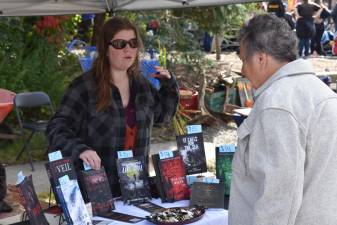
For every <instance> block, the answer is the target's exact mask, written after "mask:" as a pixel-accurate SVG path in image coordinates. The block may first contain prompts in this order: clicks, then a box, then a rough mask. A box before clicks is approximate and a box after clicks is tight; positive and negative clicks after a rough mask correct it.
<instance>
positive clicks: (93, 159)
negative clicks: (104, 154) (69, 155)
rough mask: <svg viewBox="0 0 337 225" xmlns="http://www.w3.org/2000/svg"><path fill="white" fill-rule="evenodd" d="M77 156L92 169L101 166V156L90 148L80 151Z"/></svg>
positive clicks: (97, 168)
mask: <svg viewBox="0 0 337 225" xmlns="http://www.w3.org/2000/svg"><path fill="white" fill-rule="evenodd" d="M79 158H80V159H82V160H83V162H84V163H87V164H88V165H90V166H91V168H93V169H94V170H99V169H100V168H101V158H100V157H99V156H98V155H97V153H96V152H95V151H94V150H92V149H88V150H85V151H84V152H82V153H81V154H80V156H79Z"/></svg>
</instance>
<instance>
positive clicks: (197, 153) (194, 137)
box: [177, 133, 207, 175]
mask: <svg viewBox="0 0 337 225" xmlns="http://www.w3.org/2000/svg"><path fill="white" fill-rule="evenodd" d="M177 147H178V150H179V152H180V154H181V156H182V157H183V160H184V164H185V168H186V173H187V174H188V175H190V174H197V173H203V172H206V171H207V164H206V156H205V149H204V139H203V135H202V133H195V134H186V135H180V136H177Z"/></svg>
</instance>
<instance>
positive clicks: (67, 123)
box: [46, 72, 179, 196]
mask: <svg viewBox="0 0 337 225" xmlns="http://www.w3.org/2000/svg"><path fill="white" fill-rule="evenodd" d="M161 84H162V85H161V88H160V90H159V91H158V90H156V89H155V88H154V87H153V86H152V85H151V84H150V83H149V81H148V80H147V79H146V78H144V77H143V76H141V75H140V76H132V78H131V79H130V87H131V89H132V93H133V96H134V104H135V111H136V121H137V127H138V128H137V129H138V130H137V138H136V147H135V148H136V149H135V152H136V155H143V156H145V159H147V158H148V153H149V144H150V136H151V129H152V125H153V123H162V122H168V121H170V120H171V118H172V117H173V116H174V114H175V111H176V108H177V105H178V100H179V90H178V85H177V82H176V80H175V78H174V76H172V78H171V79H170V80H162V81H161ZM97 88H98V87H97V83H96V81H95V79H94V76H93V75H92V74H91V73H90V72H88V73H85V74H83V75H82V76H80V77H78V78H76V79H75V80H74V81H73V82H72V83H71V84H70V86H69V88H68V90H67V91H66V93H65V94H64V96H63V98H62V101H61V104H60V106H59V108H58V110H57V112H56V113H55V115H54V116H53V117H52V118H51V120H50V121H49V123H48V127H47V131H46V133H47V137H48V140H49V146H50V149H52V150H57V149H60V150H61V151H62V154H63V156H71V157H72V158H73V161H74V162H75V164H76V163H77V162H78V157H79V154H80V153H82V152H83V151H84V150H87V149H93V150H95V151H96V152H97V154H98V155H99V156H100V158H101V160H102V165H103V166H104V167H105V170H106V173H107V176H108V178H109V183H110V186H111V189H112V192H113V195H114V196H117V195H118V194H119V183H118V176H117V169H116V159H117V151H121V150H124V137H125V129H126V128H125V115H124V113H125V112H124V108H123V105H122V100H121V96H120V94H119V91H118V89H117V87H115V86H114V85H112V104H111V105H110V106H109V107H108V109H106V110H105V111H101V112H97V111H96V103H97V94H96V90H97ZM147 161H148V160H146V162H147ZM114 192H115V193H114Z"/></svg>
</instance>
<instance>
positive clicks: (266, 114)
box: [229, 59, 337, 225]
mask: <svg viewBox="0 0 337 225" xmlns="http://www.w3.org/2000/svg"><path fill="white" fill-rule="evenodd" d="M238 137H239V140H238V150H237V152H236V153H235V156H234V159H233V166H232V169H233V177H232V185H231V193H230V206H229V225H337V95H336V94H335V93H334V92H333V91H331V90H330V89H329V88H328V87H327V86H326V85H325V84H324V83H323V82H322V81H320V80H319V79H318V78H317V77H316V76H315V75H314V72H313V69H312V67H311V64H310V63H309V62H308V61H306V60H303V59H298V60H296V61H293V62H290V63H288V64H286V65H285V66H283V67H282V68H280V69H279V70H278V71H277V72H276V73H275V74H274V75H273V76H272V77H271V78H269V79H268V80H267V81H266V82H265V83H264V84H263V85H262V86H261V87H260V88H259V89H257V90H256V92H255V104H254V108H253V110H252V111H251V113H250V115H249V117H248V118H247V119H246V120H245V121H244V123H243V124H242V125H241V126H240V127H239V130H238Z"/></svg>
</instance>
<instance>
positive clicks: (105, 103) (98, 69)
mask: <svg viewBox="0 0 337 225" xmlns="http://www.w3.org/2000/svg"><path fill="white" fill-rule="evenodd" d="M121 30H133V31H134V32H135V35H136V38H137V40H138V46H139V47H138V52H139V50H140V49H141V47H142V41H141V39H140V35H139V32H138V29H137V27H136V26H135V25H134V24H132V23H131V22H130V21H129V20H127V19H126V18H123V17H114V18H112V19H109V20H108V21H106V22H105V24H104V25H103V28H102V30H101V32H100V35H99V38H98V43H97V50H98V57H97V58H96V60H95V61H94V64H93V72H94V76H95V78H96V81H97V83H98V90H97V92H98V101H97V105H96V110H97V111H103V110H105V109H106V108H107V107H109V105H110V104H111V101H112V98H111V84H110V82H111V74H110V64H109V58H108V51H109V42H110V41H111V40H112V39H113V37H114V36H115V35H116V34H117V33H118V32H119V31H121ZM138 55H139V54H138V53H137V57H136V59H135V61H134V63H133V64H132V65H131V67H130V68H129V69H128V70H127V73H128V76H131V75H132V76H138V75H139V59H138Z"/></svg>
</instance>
